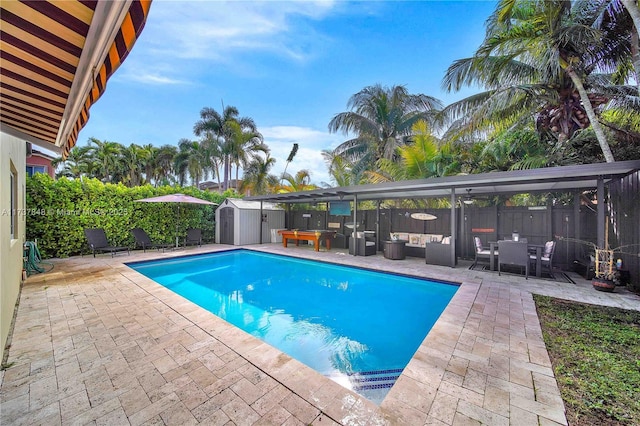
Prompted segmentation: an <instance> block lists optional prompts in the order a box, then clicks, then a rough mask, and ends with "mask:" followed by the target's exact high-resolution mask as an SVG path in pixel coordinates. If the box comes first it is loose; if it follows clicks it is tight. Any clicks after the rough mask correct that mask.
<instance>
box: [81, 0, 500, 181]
mask: <svg viewBox="0 0 640 426" xmlns="http://www.w3.org/2000/svg"><path fill="white" fill-rule="evenodd" d="M495 5H496V2H495V1H454V0H449V1H427V0H425V1H356V2H346V1H318V2H314V1H232V2H224V1H212V0H209V1H168V0H154V2H153V3H152V5H151V10H150V13H149V16H148V19H147V22H146V25H145V28H144V31H143V32H142V35H141V36H140V38H139V39H138V41H137V42H136V44H135V46H134V47H133V50H132V51H131V53H130V54H129V55H128V56H127V58H126V60H125V61H124V63H123V64H122V65H121V67H120V68H119V69H118V70H117V72H116V73H115V74H114V75H113V76H112V77H111V78H110V79H109V81H108V83H107V90H106V91H105V93H104V94H103V95H102V97H101V98H100V99H99V100H98V102H97V103H95V104H94V105H93V106H92V107H91V109H90V119H89V122H88V123H87V125H86V126H85V127H84V128H83V129H82V130H81V132H80V135H79V138H78V145H79V146H81V145H86V144H87V142H88V140H89V138H92V137H93V138H97V139H99V140H108V141H113V142H118V143H121V144H123V145H125V146H128V145H130V144H131V143H136V144H138V145H145V144H152V145H154V146H161V145H165V144H169V145H177V144H178V141H179V140H180V139H183V138H187V139H191V140H197V139H198V138H197V137H196V136H195V135H194V133H193V126H194V124H195V123H196V122H197V121H198V120H199V119H200V111H201V110H202V108H204V107H210V108H213V109H215V110H216V111H218V112H221V111H222V110H223V106H228V105H232V106H235V107H236V108H237V109H238V110H239V113H240V116H241V117H250V118H252V119H253V120H254V121H255V123H256V125H257V127H258V131H259V132H260V133H261V134H262V135H263V136H264V141H265V143H266V144H267V145H268V146H269V148H270V149H271V156H272V157H273V158H275V159H276V164H275V166H274V168H273V169H272V173H273V174H275V175H277V176H279V175H280V174H281V173H282V172H283V170H284V168H285V165H286V159H287V157H288V155H289V152H290V151H291V148H292V147H293V143H298V145H299V150H298V153H297V155H296V157H295V159H294V161H292V162H291V164H289V166H288V167H287V172H288V173H291V174H295V173H296V172H297V171H299V170H301V169H306V170H308V171H309V172H310V174H311V181H312V183H315V184H317V185H322V184H324V183H327V184H332V182H331V179H330V176H329V174H328V172H327V167H326V164H325V163H324V161H323V158H322V156H321V151H322V150H331V149H333V148H335V147H336V146H338V145H339V144H340V143H341V142H343V141H345V140H347V139H348V138H349V135H344V134H342V133H329V131H328V124H329V122H330V120H331V119H332V118H333V117H334V116H335V115H336V114H338V113H341V112H345V111H348V106H347V103H348V101H349V98H350V97H351V96H352V95H354V94H356V93H358V92H359V91H361V90H362V89H363V88H365V87H367V86H371V85H375V84H381V85H383V86H387V87H391V86H394V85H403V86H405V87H406V88H407V90H408V91H409V93H412V94H419V93H422V94H426V95H429V96H433V97H436V98H438V99H440V100H441V101H442V102H443V104H445V105H447V104H449V103H451V102H454V101H456V100H459V99H462V98H464V97H466V96H469V95H471V94H473V93H474V92H475V91H477V90H475V89H471V88H468V89H464V90H462V91H460V92H455V93H447V92H445V91H444V90H443V89H442V87H441V85H442V78H443V76H444V74H445V72H446V70H447V68H448V67H449V66H450V65H451V64H452V63H453V62H454V61H455V60H457V59H461V58H465V57H469V56H471V55H472V54H473V52H474V51H475V50H476V49H477V47H478V46H479V45H480V43H481V42H482V39H483V38H484V29H485V27H484V24H485V21H486V19H487V18H488V17H489V15H490V14H491V13H492V12H493V10H494V8H495ZM210 179H212V178H211V177H210Z"/></svg>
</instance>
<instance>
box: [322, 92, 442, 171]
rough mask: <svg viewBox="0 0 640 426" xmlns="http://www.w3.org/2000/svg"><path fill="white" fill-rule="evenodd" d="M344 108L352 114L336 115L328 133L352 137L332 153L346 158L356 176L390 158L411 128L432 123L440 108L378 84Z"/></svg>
mask: <svg viewBox="0 0 640 426" xmlns="http://www.w3.org/2000/svg"><path fill="white" fill-rule="evenodd" d="M347 106H348V107H349V108H350V109H351V111H347V112H341V113H339V114H336V115H335V116H334V117H333V118H332V119H331V121H330V122H329V131H330V132H337V131H338V130H341V131H342V132H343V133H344V134H350V133H354V134H355V137H354V138H353V139H349V140H347V141H345V142H343V143H342V144H340V145H339V146H338V147H337V148H336V149H334V154H335V155H339V156H342V157H345V159H347V160H348V161H349V162H351V163H352V164H353V169H354V170H355V172H356V174H358V173H360V172H361V171H363V170H366V169H369V168H371V167H373V166H374V165H375V163H376V162H377V161H378V160H380V159H382V158H386V159H393V158H394V155H395V153H396V148H398V147H400V146H402V145H405V144H406V142H407V139H408V138H409V137H410V136H411V128H412V127H413V125H414V124H415V123H416V122H417V121H419V120H424V121H427V122H429V123H433V122H434V120H435V113H436V112H437V110H438V109H439V108H441V106H442V105H441V103H440V101H439V100H437V99H435V98H432V97H430V96H427V95H422V94H420V95H411V94H409V92H408V91H407V89H406V88H405V87H404V86H393V87H390V88H389V87H383V86H381V85H379V84H377V85H374V86H368V87H365V88H364V89H362V90H361V91H360V92H358V93H356V94H355V95H353V96H352V97H351V98H350V99H349V102H348V104H347Z"/></svg>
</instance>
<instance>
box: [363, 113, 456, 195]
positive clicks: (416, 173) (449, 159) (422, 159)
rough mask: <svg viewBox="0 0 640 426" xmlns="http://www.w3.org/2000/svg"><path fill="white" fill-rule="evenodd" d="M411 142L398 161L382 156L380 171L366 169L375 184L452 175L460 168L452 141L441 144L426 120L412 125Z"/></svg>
mask: <svg viewBox="0 0 640 426" xmlns="http://www.w3.org/2000/svg"><path fill="white" fill-rule="evenodd" d="M412 133H413V134H414V136H413V137H412V138H411V141H410V143H409V144H407V145H405V146H402V147H399V148H398V157H399V159H400V160H399V161H393V160H389V159H386V158H382V159H380V160H379V161H378V168H377V170H378V171H368V172H366V174H367V177H368V180H369V181H370V182H372V183H380V182H388V181H400V180H409V179H423V178H429V177H439V176H449V175H452V174H455V173H458V172H459V171H460V164H459V163H458V162H457V161H456V160H455V159H454V157H455V156H454V155H453V152H452V147H453V145H452V144H451V143H447V144H441V143H440V141H438V139H437V138H436V137H435V136H434V135H433V134H432V133H431V132H430V130H429V127H428V125H427V123H425V122H424V121H419V122H417V123H416V124H414V126H413V128H412Z"/></svg>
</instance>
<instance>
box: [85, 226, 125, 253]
mask: <svg viewBox="0 0 640 426" xmlns="http://www.w3.org/2000/svg"><path fill="white" fill-rule="evenodd" d="M84 236H85V237H86V238H87V243H88V244H89V248H90V249H91V251H92V252H93V257H96V252H97V251H99V252H103V253H104V252H110V253H111V257H113V256H114V255H115V254H116V253H117V252H119V251H126V252H127V254H129V253H130V252H129V247H125V246H120V247H117V246H112V245H109V241H107V235H106V234H105V233H104V229H102V228H94V229H85V230H84Z"/></svg>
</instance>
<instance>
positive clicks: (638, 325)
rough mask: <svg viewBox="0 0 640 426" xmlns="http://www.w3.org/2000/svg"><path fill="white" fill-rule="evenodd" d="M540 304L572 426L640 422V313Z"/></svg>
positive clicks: (570, 304)
mask: <svg viewBox="0 0 640 426" xmlns="http://www.w3.org/2000/svg"><path fill="white" fill-rule="evenodd" d="M534 300H535V303H536V306H537V309H538V316H539V318H540V324H541V326H542V333H543V335H544V341H545V344H546V345H547V349H548V351H549V356H550V357H551V363H552V364H553V371H554V373H555V376H556V380H557V381H558V386H559V387H560V392H561V394H562V399H563V400H564V405H565V408H566V410H567V420H568V422H569V425H572V426H577V425H579V426H583V425H589V426H591V425H638V424H640V312H638V311H628V310H623V309H617V308H609V307H604V306H595V305H587V304H583V303H577V302H569V301H566V300H560V299H554V298H550V297H546V296H538V295H534Z"/></svg>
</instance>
